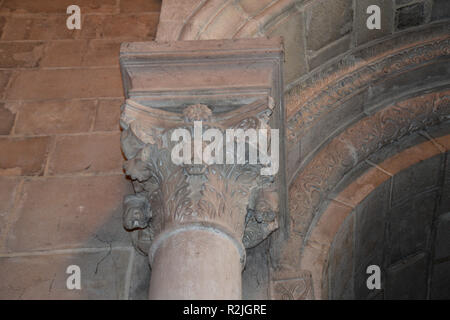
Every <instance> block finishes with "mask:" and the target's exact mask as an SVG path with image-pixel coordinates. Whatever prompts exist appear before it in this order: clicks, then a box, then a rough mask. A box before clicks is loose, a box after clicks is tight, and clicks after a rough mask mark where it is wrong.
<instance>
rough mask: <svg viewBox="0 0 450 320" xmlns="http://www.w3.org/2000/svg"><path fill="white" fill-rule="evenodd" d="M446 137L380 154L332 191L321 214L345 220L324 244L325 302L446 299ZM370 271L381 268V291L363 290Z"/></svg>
mask: <svg viewBox="0 0 450 320" xmlns="http://www.w3.org/2000/svg"><path fill="white" fill-rule="evenodd" d="M449 133H450V125H449V123H446V124H443V125H441V126H438V127H436V128H431V129H427V130H426V131H424V132H422V133H421V134H419V133H415V134H412V135H410V136H407V137H405V138H403V139H401V140H399V141H398V142H396V143H394V144H391V145H389V146H387V147H385V148H383V149H381V150H380V151H378V152H377V153H375V154H374V155H372V156H371V157H369V159H368V160H367V161H366V162H364V163H361V164H360V165H359V166H357V167H355V168H354V169H353V170H352V171H351V172H349V174H348V175H347V176H346V177H345V178H344V179H343V180H342V181H341V182H340V183H339V185H338V186H337V187H336V189H335V190H334V191H333V192H332V196H331V197H330V198H332V200H331V202H333V204H332V205H329V206H328V208H327V209H326V211H328V213H327V215H339V214H340V213H339V210H341V212H342V211H346V212H347V213H348V214H347V215H346V216H345V219H343V222H342V224H341V225H340V227H339V231H338V232H337V233H336V235H335V236H334V238H333V241H332V243H331V245H330V249H329V254H328V258H327V260H326V262H325V264H326V267H325V268H324V271H323V280H322V295H323V297H327V298H329V299H448V298H449V297H450V291H449V288H450V267H449V261H450V241H449V239H448V237H449V230H450V229H449V227H450V225H449V223H450V215H449V213H448V212H449V203H450V194H449V191H448V190H449V189H448V188H449V182H448V181H447V180H448V177H449V172H450V171H449V157H448V154H449V152H448V147H445V145H446V144H445V141H448V139H449V138H450V137H449V136H448V134H449ZM430 137H431V140H430V139H429V138H430ZM363 180H366V182H369V181H370V182H371V183H372V185H371V188H370V189H371V190H364V188H365V187H366V189H367V183H366V184H362V183H361V182H362V181H363ZM323 219H326V217H323ZM324 223H327V222H324ZM369 266H377V267H379V269H380V280H381V286H380V289H376V288H375V289H373V288H372V287H370V285H369V287H370V288H371V289H369V287H368V285H367V279H368V278H369V277H370V276H371V274H372V272H370V273H369V274H368V273H367V268H368V267H369ZM372 279H373V278H372ZM369 282H370V283H373V282H371V281H369Z"/></svg>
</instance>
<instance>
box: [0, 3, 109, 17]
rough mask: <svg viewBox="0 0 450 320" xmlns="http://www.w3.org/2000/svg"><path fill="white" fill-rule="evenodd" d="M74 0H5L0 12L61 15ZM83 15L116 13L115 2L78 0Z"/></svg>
mask: <svg viewBox="0 0 450 320" xmlns="http://www.w3.org/2000/svg"><path fill="white" fill-rule="evenodd" d="M72 4H74V2H73V1H72V0H58V1H52V0H40V1H34V0H5V1H3V3H2V5H1V7H0V12H2V13H3V12H4V13H18V14H20V13H59V14H65V13H66V10H67V7H68V6H70V5H72ZM76 4H77V5H78V6H80V8H81V12H83V13H106V12H114V11H116V1H115V0H78V1H77V2H76Z"/></svg>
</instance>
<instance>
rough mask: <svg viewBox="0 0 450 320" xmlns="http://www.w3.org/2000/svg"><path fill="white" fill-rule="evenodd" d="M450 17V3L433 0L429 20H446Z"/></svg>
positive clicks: (444, 0) (442, 0)
mask: <svg viewBox="0 0 450 320" xmlns="http://www.w3.org/2000/svg"><path fill="white" fill-rule="evenodd" d="M449 17H450V2H448V1H447V0H434V1H433V11H432V12H431V20H440V19H446V18H447V19H448V18H449Z"/></svg>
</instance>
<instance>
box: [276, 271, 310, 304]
mask: <svg viewBox="0 0 450 320" xmlns="http://www.w3.org/2000/svg"><path fill="white" fill-rule="evenodd" d="M270 298H271V299H272V300H313V299H314V292H313V286H312V277H311V273H310V272H309V271H305V270H299V271H290V272H285V273H283V274H275V275H273V276H272V279H271V281H270Z"/></svg>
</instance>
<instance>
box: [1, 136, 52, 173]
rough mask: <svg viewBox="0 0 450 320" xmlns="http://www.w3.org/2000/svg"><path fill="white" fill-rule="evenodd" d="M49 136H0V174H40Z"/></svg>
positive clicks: (42, 170)
mask: <svg viewBox="0 0 450 320" xmlns="http://www.w3.org/2000/svg"><path fill="white" fill-rule="evenodd" d="M49 143H50V138H49V137H35V138H0V150H2V156H1V157H0V175H23V176H35V175H42V173H43V172H44V165H45V161H46V158H47V152H48V146H49Z"/></svg>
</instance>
